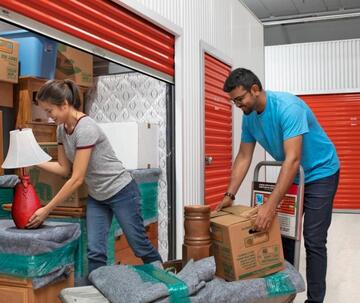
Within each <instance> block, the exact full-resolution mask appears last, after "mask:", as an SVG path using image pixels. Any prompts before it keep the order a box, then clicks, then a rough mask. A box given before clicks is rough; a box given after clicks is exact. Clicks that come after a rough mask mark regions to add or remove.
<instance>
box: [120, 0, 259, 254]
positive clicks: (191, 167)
mask: <svg viewBox="0 0 360 303" xmlns="http://www.w3.org/2000/svg"><path fill="white" fill-rule="evenodd" d="M138 2H140V3H141V4H143V5H144V6H145V7H146V8H148V9H149V10H151V11H155V12H156V13H158V14H160V15H161V16H162V17H164V18H166V19H168V20H169V21H170V22H172V23H174V24H176V25H177V26H179V27H180V28H181V29H182V31H183V32H182V34H181V35H180V36H179V37H178V38H177V40H179V39H180V40H181V46H180V47H178V46H177V47H176V50H175V51H176V55H175V59H176V62H175V68H176V69H181V79H179V78H177V75H179V74H176V76H175V89H176V90H178V91H177V92H176V97H177V99H176V103H177V108H176V110H177V118H180V119H181V124H182V126H181V130H180V129H178V128H177V129H176V133H177V135H179V134H181V136H182V137H181V142H179V141H178V142H177V143H180V144H181V146H179V144H178V146H177V147H178V148H180V150H179V149H177V155H176V156H177V158H178V160H180V161H179V162H178V163H179V166H180V167H177V179H178V180H177V181H178V183H177V197H178V200H177V204H178V205H177V213H178V215H179V216H178V218H177V219H178V220H177V221H178V222H177V223H178V224H177V226H182V210H183V205H189V204H202V203H203V196H202V194H201V193H202V187H203V184H202V178H201V175H202V171H201V170H202V162H203V161H204V155H203V154H202V152H201V151H202V138H203V134H202V133H201V131H202V126H201V119H200V117H201V116H202V112H203V108H202V106H201V104H202V100H200V98H201V93H202V92H201V87H202V83H200V81H201V80H200V79H201V75H200V72H201V71H202V67H201V66H200V41H201V40H202V41H204V42H205V43H207V44H208V45H210V46H212V47H213V48H214V49H217V50H219V51H220V52H222V53H223V54H224V55H226V56H227V57H228V58H230V59H231V60H232V64H233V67H234V68H236V67H240V66H241V67H246V68H249V69H252V70H253V71H254V72H255V73H256V74H257V75H258V76H259V78H260V79H261V80H264V48H263V47H264V45H263V26H262V25H261V23H260V22H259V21H258V20H257V19H256V17H254V15H253V14H252V13H251V12H250V11H249V10H248V9H247V8H246V7H245V6H244V5H243V4H242V3H241V2H240V1H238V0H226V1H225V0H196V1H194V0H172V1H168V0H138ZM127 3H129V1H127ZM179 90H181V91H180V92H179ZM179 96H181V97H180V98H181V99H179V98H178V97H179ZM179 114H180V115H179ZM240 125H241V114H240V111H237V112H236V113H234V153H236V152H237V150H238V146H239V142H240ZM179 157H180V158H179ZM263 159H264V153H263V152H262V151H261V150H257V151H256V154H255V156H254V162H258V161H260V160H263ZM249 179H252V177H251V178H247V179H246V180H245V183H244V186H243V187H242V189H241V190H240V192H239V195H238V199H240V200H241V201H242V202H243V203H248V202H249V201H250V183H249ZM182 232H183V231H182V229H181V228H178V235H177V236H178V237H177V242H178V256H179V255H180V248H181V245H180V244H181V243H182V237H183V233H182Z"/></svg>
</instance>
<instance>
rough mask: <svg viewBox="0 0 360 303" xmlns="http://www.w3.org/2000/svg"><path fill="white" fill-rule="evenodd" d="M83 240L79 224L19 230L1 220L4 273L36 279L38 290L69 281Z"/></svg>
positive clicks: (1, 267)
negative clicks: (47, 285) (49, 284)
mask: <svg viewBox="0 0 360 303" xmlns="http://www.w3.org/2000/svg"><path fill="white" fill-rule="evenodd" d="M79 236H80V225H79V224H78V223H66V222H49V221H46V222H45V223H44V224H43V226H41V227H40V228H38V229H17V228H16V227H15V224H14V222H13V221H12V220H0V273H2V274H10V275H13V276H18V277H27V278H32V282H33V287H34V288H35V289H37V288H39V287H42V286H44V285H46V284H48V283H50V282H53V281H56V280H58V279H59V277H67V275H68V274H69V273H70V271H71V266H70V265H71V264H72V263H73V256H74V250H75V249H76V246H77V241H76V240H77V239H78V238H79Z"/></svg>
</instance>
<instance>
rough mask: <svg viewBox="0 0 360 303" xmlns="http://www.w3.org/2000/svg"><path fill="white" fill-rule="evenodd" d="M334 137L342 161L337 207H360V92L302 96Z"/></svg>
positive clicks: (328, 132) (336, 198)
mask: <svg viewBox="0 0 360 303" xmlns="http://www.w3.org/2000/svg"><path fill="white" fill-rule="evenodd" d="M300 97H301V98H302V99H303V100H304V101H305V102H306V103H307V104H308V105H309V106H310V108H311V109H312V111H313V112H314V114H315V115H316V117H317V119H318V121H319V122H320V124H321V126H322V127H323V129H324V130H325V132H326V133H327V135H328V136H329V137H330V139H331V140H332V141H333V143H334V144H335V146H336V150H337V153H338V156H339V158H340V162H341V170H340V183H339V188H338V191H337V194H336V197H335V201H334V203H335V204H334V207H335V208H336V209H360V200H359V199H358V197H360V187H359V184H360V94H331V95H306V96H300Z"/></svg>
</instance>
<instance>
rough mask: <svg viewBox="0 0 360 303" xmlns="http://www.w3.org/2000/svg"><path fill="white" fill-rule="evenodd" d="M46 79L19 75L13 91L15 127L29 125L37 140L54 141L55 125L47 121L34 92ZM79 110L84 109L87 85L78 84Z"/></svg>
mask: <svg viewBox="0 0 360 303" xmlns="http://www.w3.org/2000/svg"><path fill="white" fill-rule="evenodd" d="M46 81H48V80H46V79H40V78H35V77H20V78H19V83H18V85H17V89H16V93H15V108H16V123H15V124H16V128H24V127H30V128H32V129H33V133H34V136H35V138H36V140H37V141H38V142H54V141H56V125H55V123H48V117H47V115H46V113H45V112H44V111H43V110H42V109H41V108H40V107H39V106H38V105H37V102H36V94H37V92H38V91H39V89H40V87H41V86H42V85H43V84H44V83H45V82H46ZM79 89H80V101H81V107H80V111H84V102H85V95H86V91H87V89H88V88H87V87H83V86H79Z"/></svg>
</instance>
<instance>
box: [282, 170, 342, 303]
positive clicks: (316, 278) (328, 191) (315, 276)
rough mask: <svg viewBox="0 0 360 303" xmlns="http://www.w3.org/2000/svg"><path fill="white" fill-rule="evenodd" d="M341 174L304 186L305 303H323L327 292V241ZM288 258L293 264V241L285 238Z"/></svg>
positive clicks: (284, 242)
mask: <svg viewBox="0 0 360 303" xmlns="http://www.w3.org/2000/svg"><path fill="white" fill-rule="evenodd" d="M338 183H339V171H338V172H337V173H335V174H334V175H331V176H329V177H325V178H322V179H319V180H315V181H313V182H309V183H307V184H306V185H305V189H304V226H303V229H304V231H303V235H304V241H305V249H306V281H307V298H308V299H307V300H306V301H305V302H306V303H322V302H323V301H324V297H325V292H326V269H327V250H326V239H327V232H328V228H329V226H330V223H331V216H332V208H333V201H334V197H335V193H336V190H337V187H338ZM283 244H284V254H285V258H286V259H287V260H288V261H289V262H291V263H292V262H293V260H294V241H293V240H291V239H286V238H283Z"/></svg>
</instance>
